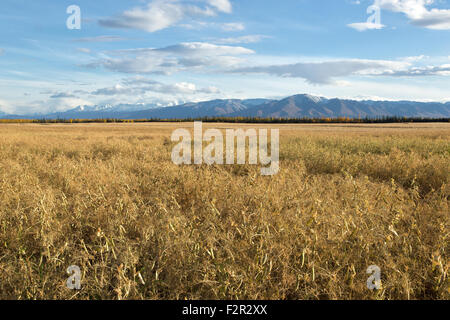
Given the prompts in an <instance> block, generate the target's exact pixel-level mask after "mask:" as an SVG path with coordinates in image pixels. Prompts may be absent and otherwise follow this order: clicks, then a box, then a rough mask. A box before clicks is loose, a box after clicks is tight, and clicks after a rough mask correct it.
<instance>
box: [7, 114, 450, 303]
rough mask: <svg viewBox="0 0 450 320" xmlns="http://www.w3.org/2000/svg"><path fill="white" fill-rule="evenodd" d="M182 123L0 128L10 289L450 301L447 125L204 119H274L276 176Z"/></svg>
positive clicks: (16, 292) (119, 295)
mask: <svg viewBox="0 0 450 320" xmlns="http://www.w3.org/2000/svg"><path fill="white" fill-rule="evenodd" d="M182 127H185V128H192V123H178V124H171V123H164V124H158V123H153V124H148V123H147V124H146V123H140V124H136V123H135V124H51V125H45V124H42V125H39V124H2V125H0V228H1V229H0V299H449V298H450V282H449V277H448V272H449V266H450V260H449V256H450V252H449V216H450V214H449V213H450V210H449V200H450V199H449V196H450V184H449V178H450V170H449V169H450V124H449V123H434V124H427V123H423V124H383V125H363V124H354V125H350V124H348V125H347V124H344V125H323V124H316V125H294V124H293V125H257V124H255V125H239V124H235V125H231V124H204V127H205V128H219V129H224V128H241V127H242V128H249V127H252V128H279V129H280V166H281V169H280V172H279V173H278V174H277V175H274V176H261V175H260V166H252V165H232V166H230V165H228V166H227V165H223V166H218V165H213V166H207V165H201V166H195V165H192V166H187V165H185V166H176V165H174V164H173V163H172V161H171V150H172V148H173V146H174V145H175V144H174V143H172V142H171V140H170V136H171V133H172V131H173V130H174V129H175V128H182ZM71 265H77V266H79V267H80V270H81V274H82V278H81V290H70V289H68V288H67V287H66V281H67V278H68V277H69V275H68V274H67V273H66V270H67V268H68V267H69V266H71ZM371 265H377V266H379V268H380V269H381V281H382V287H381V288H380V290H374V291H371V290H369V289H368V288H367V285H366V281H367V279H368V277H369V276H370V275H369V274H367V273H366V270H367V268H368V267H369V266H371Z"/></svg>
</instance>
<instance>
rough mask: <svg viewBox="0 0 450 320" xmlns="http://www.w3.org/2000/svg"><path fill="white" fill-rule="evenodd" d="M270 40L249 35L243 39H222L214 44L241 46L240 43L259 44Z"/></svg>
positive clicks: (261, 36) (262, 36)
mask: <svg viewBox="0 0 450 320" xmlns="http://www.w3.org/2000/svg"><path fill="white" fill-rule="evenodd" d="M267 38H270V37H269V36H264V35H258V34H257V35H248V36H242V37H234V38H222V39H217V40H215V41H214V42H215V43H219V44H240V43H257V42H260V41H262V40H263V39H267Z"/></svg>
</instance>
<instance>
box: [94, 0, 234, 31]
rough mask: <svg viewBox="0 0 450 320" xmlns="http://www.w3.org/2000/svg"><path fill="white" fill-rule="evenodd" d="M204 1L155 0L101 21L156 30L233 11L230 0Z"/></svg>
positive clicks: (106, 25) (132, 27)
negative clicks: (202, 4) (199, 3)
mask: <svg viewBox="0 0 450 320" xmlns="http://www.w3.org/2000/svg"><path fill="white" fill-rule="evenodd" d="M197 2H198V1H197ZM203 2H204V3H205V5H204V6H198V5H195V4H189V3H188V2H187V1H184V2H182V1H179V0H153V1H151V2H149V3H148V4H147V5H146V6H144V7H135V8H132V9H130V10H126V11H124V12H123V13H121V14H119V15H117V16H115V17H109V18H105V19H100V20H99V23H100V25H102V26H104V27H110V28H124V29H138V30H143V31H147V32H155V31H159V30H163V29H166V28H168V27H171V26H173V25H176V24H177V23H179V22H181V21H182V20H183V19H185V18H190V19H193V18H196V17H202V16H203V17H204V16H214V15H216V14H217V12H223V13H231V11H232V5H231V3H230V2H229V0H204V1H203ZM230 28H231V26H230ZM235 28H236V26H235Z"/></svg>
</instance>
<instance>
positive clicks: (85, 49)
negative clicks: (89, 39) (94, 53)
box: [77, 48, 91, 53]
mask: <svg viewBox="0 0 450 320" xmlns="http://www.w3.org/2000/svg"><path fill="white" fill-rule="evenodd" d="M77 51H79V52H82V53H91V49H88V48H77Z"/></svg>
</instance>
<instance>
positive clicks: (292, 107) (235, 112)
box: [0, 94, 450, 119]
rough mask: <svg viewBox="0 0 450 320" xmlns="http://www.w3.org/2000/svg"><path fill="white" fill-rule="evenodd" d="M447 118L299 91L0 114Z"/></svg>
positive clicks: (434, 109) (437, 110) (431, 105)
mask: <svg viewBox="0 0 450 320" xmlns="http://www.w3.org/2000/svg"><path fill="white" fill-rule="evenodd" d="M383 116H386V117H391V116H398V117H419V118H421V117H423V118H450V102H447V103H439V102H415V101H371V100H366V101H357V100H347V99H327V98H323V97H317V96H312V95H307V94H299V95H294V96H291V97H287V98H285V99H281V100H268V99H247V100H239V99H225V100H212V101H203V102H192V103H186V104H182V105H178V106H171V107H157V106H155V105H148V104H147V105H146V104H141V105H130V104H120V105H116V106H110V105H107V106H79V107H77V108H74V109H71V110H68V111H66V112H58V113H51V114H44V115H42V114H30V115H25V116H17V115H7V114H2V113H0V118H7V119H8V118H9V119H13V118H23V119H102V118H115V119H151V118H153V119H187V118H204V117H260V118H338V117H348V118H380V117H383Z"/></svg>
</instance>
